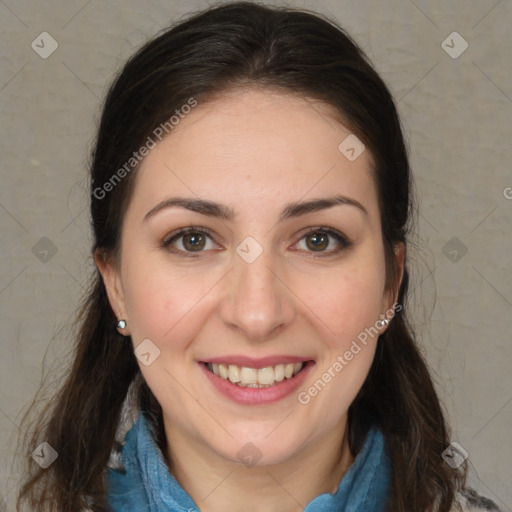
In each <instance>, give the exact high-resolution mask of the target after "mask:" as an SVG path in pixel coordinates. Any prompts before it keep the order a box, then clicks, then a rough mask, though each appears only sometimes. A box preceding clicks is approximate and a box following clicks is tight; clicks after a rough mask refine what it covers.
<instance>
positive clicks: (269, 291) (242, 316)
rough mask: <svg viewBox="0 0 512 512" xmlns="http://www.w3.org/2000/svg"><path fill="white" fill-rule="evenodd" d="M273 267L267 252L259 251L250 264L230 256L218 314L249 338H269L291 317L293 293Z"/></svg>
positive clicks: (263, 339)
mask: <svg viewBox="0 0 512 512" xmlns="http://www.w3.org/2000/svg"><path fill="white" fill-rule="evenodd" d="M276 269H277V266H276V264H275V261H272V256H271V254H270V252H267V251H263V253H262V254H261V255H260V256H259V257H258V258H257V259H256V260H255V261H253V262H252V263H248V262H246V261H244V259H243V258H241V257H239V256H238V255H237V254H235V255H234V261H233V268H232V270H231V272H229V274H228V276H227V279H228V280H227V283H226V287H225V290H224V291H225V295H224V300H223V303H222V307H221V317H222V320H223V321H224V323H225V324H226V325H228V326H229V327H230V328H231V329H234V330H236V331H238V332H239V333H241V334H242V335H243V336H244V337H245V338H246V339H247V340H249V341H265V340H267V339H270V338H272V337H273V336H275V335H277V334H278V333H279V332H281V331H282V330H283V329H285V328H286V326H288V325H289V324H290V323H291V322H292V321H293V319H294V317H295V306H294V300H293V293H292V292H291V290H290V288H289V287H287V286H286V282H285V276H284V275H280V272H279V271H278V270H276ZM281 274H282V273H281Z"/></svg>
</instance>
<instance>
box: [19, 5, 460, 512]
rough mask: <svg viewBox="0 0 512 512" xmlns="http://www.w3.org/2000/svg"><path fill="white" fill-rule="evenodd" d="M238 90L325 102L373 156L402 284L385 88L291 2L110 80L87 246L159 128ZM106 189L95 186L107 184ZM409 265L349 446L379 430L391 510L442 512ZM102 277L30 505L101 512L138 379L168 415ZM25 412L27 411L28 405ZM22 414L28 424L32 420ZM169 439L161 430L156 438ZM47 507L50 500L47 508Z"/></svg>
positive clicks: (405, 183) (395, 158)
mask: <svg viewBox="0 0 512 512" xmlns="http://www.w3.org/2000/svg"><path fill="white" fill-rule="evenodd" d="M242 86H257V87H263V88H273V89H277V90H281V91H283V92H286V93H291V92H293V93H295V94H300V95H301V96H303V97H306V98H312V99H316V100H321V101H324V102H325V103H327V104H329V105H331V106H332V107H334V108H335V109H336V111H337V112H339V114H340V118H342V119H343V122H344V123H345V124H347V125H348V126H349V127H350V129H351V130H352V131H353V132H354V133H355V134H356V135H357V136H358V138H360V139H361V140H362V141H363V143H364V144H365V145H366V146H367V147H368V148H369V150H370V151H371V153H372V156H373V159H374V162H375V169H374V178H375V181H376V184H377V189H378V195H379V206H380V212H381V218H382V234H383V240H384V247H385V251H386V260H387V280H388V286H392V285H393V283H396V282H397V278H398V269H397V266H396V259H395V257H394V250H393V249H394V246H395V244H396V243H398V242H403V243H406V242H407V240H406V235H407V233H408V232H409V226H410V216H411V202H412V201H411V191H410V189H411V177H410V169H409V162H408V156H407V150H406V146H405V143H404V140H403V135H402V130H401V126H400V121H399V118H398V115H397V111H396V107H395V105H394V102H393V99H392V97H391V94H390V92H389V90H388V89H387V87H386V86H385V84H384V83H383V81H382V80H381V78H380V77H379V76H378V74H377V73H376V71H375V70H374V69H373V67H372V65H371V64H370V62H369V60H368V58H367V57H366V56H365V55H364V53H363V52H362V51H361V49H360V48H359V47H358V46H357V45H356V44H355V43H354V42H353V41H352V39H351V38H350V37H349V36H348V35H347V34H346V33H345V32H344V30H343V29H341V28H340V27H339V26H337V25H336V24H335V23H334V22H332V21H330V20H327V19H325V18H323V17H322V16H320V15H318V14H314V13H309V12H305V11H297V10H293V9H288V8H270V7H265V6H262V5H258V4H255V3H250V2H237V3H230V4H226V5H221V6H217V7H214V8H211V9H208V10H206V11H204V12H201V13H199V14H196V15H194V16H192V17H191V18H189V19H188V20H186V21H184V22H181V23H180V24H178V25H176V26H175V27H173V28H171V29H169V30H166V31H164V32H163V33H162V34H161V35H159V36H158V37H156V38H155V39H154V40H152V41H150V42H149V43H147V44H146V45H144V46H143V47H142V48H141V49H140V50H139V51H138V52H137V53H136V54H135V55H134V56H133V57H132V58H131V59H130V60H129V61H128V62H127V63H126V65H125V66H124V68H123V69H122V71H121V72H120V74H119V75H118V76H117V78H116V79H115V81H114V83H113V84H112V86H111V87H110V90H109V92H108V95H107V97H106V100H105V104H104V107H103V113H102V117H101V122H100V126H99V130H98V134H97V139H96V143H95V147H94V151H93V154H92V162H91V167H90V172H91V215H92V227H93V234H94V246H93V251H96V250H98V251H103V252H104V253H105V254H110V255H112V256H113V257H115V256H116V254H117V251H118V249H119V239H120V233H121V227H122V219H123V215H124V212H125V210H126V207H127V204H128V202H129V201H130V194H131V191H132V189H133V182H134V178H135V175H136V166H134V168H133V170H131V171H130V172H127V173H125V174H126V176H124V177H123V179H121V180H119V182H118V183H117V182H116V184H115V186H114V187H109V191H108V193H103V192H104V191H105V190H106V188H105V187H104V185H105V183H107V182H109V180H112V176H113V175H114V173H115V172H116V170H118V169H120V168H122V167H123V165H124V164H125V163H126V162H127V161H129V159H130V158H131V157H132V154H133V152H134V151H136V150H137V149H138V148H139V147H141V146H142V145H143V144H144V142H145V141H146V140H147V138H148V136H150V135H151V134H152V133H153V131H154V129H155V127H157V126H159V125H160V124H161V123H164V122H166V121H167V120H168V119H169V118H170V116H171V115H173V114H174V112H175V111H176V109H179V108H180V107H181V106H182V105H184V104H186V103H187V102H188V101H189V99H190V98H195V99H196V100H197V101H198V102H199V103H201V101H207V100H208V99H211V98H212V97H213V95H214V94H215V95H216V94H222V93H223V92H225V91H227V90H229V89H233V88H237V87H242ZM102 191H103V192H102ZM408 284H409V275H408V271H407V267H406V269H405V272H404V276H403V279H402V282H401V285H400V288H399V293H398V302H399V304H400V305H401V306H402V309H401V311H400V313H399V314H397V315H396V316H395V318H394V319H393V320H392V321H391V323H390V325H389V328H388V329H387V330H386V332H385V333H384V334H382V335H381V336H380V338H379V340H378V345H377V351H376V354H375V358H374V361H373V365H372V367H371V370H370V372H369V375H368V377H367V379H366V381H365V383H364V385H363V386H362V388H361V390H360V392H359V394H358V395H357V397H356V399H355V400H354V402H353V403H352V404H351V406H350V409H349V434H350V446H351V449H352V451H353V453H357V451H358V450H359V448H360V446H361V443H362V441H363V439H364V436H365V434H366V432H367V430H368V427H369V425H370V424H372V423H375V424H377V425H378V426H379V428H380V429H381V430H382V432H383V434H384V436H385V439H386V443H387V446H388V449H389V453H390V455H391V459H392V465H393V472H392V487H391V494H390V502H389V509H388V510H390V511H391V510H392V511H393V512H410V511H411V510H414V511H415V512H427V511H438V512H447V511H449V510H450V508H451V506H452V504H453V501H454V494H455V491H456V490H457V489H461V488H462V487H463V483H464V480H465V472H464V471H461V470H453V469H451V468H450V467H449V466H448V465H447V464H445V463H444V461H443V459H442V457H441V453H442V452H443V450H444V449H445V448H446V447H447V446H448V444H449V442H450V441H449V431H448V427H447V424H446V422H445V419H444V416H443V412H442V408H441V405H440V402H439V399H438V396H437V394H436V391H435V389H434V386H433V384H432V380H431V377H430V374H429V371H428V370H427V367H426V364H425V362H424V359H423V357H422V356H421V354H420V351H419V349H418V347H417V345H416V343H415V341H414V339H413V336H412V330H411V327H410V325H409V324H408V321H407V315H406V305H407V304H406V299H407V290H408ZM115 324H116V318H115V316H114V314H113V311H112V309H111V307H110V305H109V301H108V299H107V295H106V291H105V287H104V285H103V282H102V280H101V277H100V274H99V273H98V272H97V271H96V273H95V274H94V276H93V279H92V283H91V289H90V293H88V295H87V297H86V300H85V303H84V306H83V309H82V313H81V317H80V320H79V333H78V337H77V341H76V345H75V347H74V353H73V361H72V365H70V367H69V369H68V371H67V373H66V375H65V381H64V382H63V384H62V386H61V388H60V390H59V392H58V393H57V394H55V395H54V396H53V399H52V400H51V401H50V402H49V403H48V404H47V406H46V408H45V409H44V411H43V413H42V414H38V417H37V422H36V425H35V428H33V429H32V431H33V434H32V437H31V438H30V439H29V440H28V442H27V444H26V446H27V447H28V449H26V450H25V451H24V453H27V460H28V472H29V477H27V480H26V482H25V484H24V485H23V487H22V489H21V491H20V493H19V497H18V507H17V509H18V510H20V508H19V507H20V505H21V503H23V501H26V502H28V503H29V505H30V507H31V510H33V511H36V512H39V511H43V510H50V511H58V512H67V511H72V512H76V511H77V510H80V509H81V508H84V507H86V506H89V507H90V508H91V509H92V510H94V511H107V510H108V505H107V501H106V496H105V495H106V488H105V480H104V476H105V467H106V464H107V461H108V459H109V455H110V451H111V449H112V446H113V442H114V436H115V433H116V427H117V424H118V422H119V419H120V413H121V407H122V404H123V401H124V399H125V397H126V394H127V390H128V388H129V386H130V384H131V383H132V382H134V380H135V379H138V381H137V382H138V384H137V389H138V391H139V394H138V403H139V404H140V406H141V408H142V410H143V411H144V412H145V413H146V414H147V415H148V417H149V418H150V419H151V421H152V422H153V423H154V424H155V425H156V426H157V430H158V431H159V432H162V431H163V428H162V423H161V418H162V410H161V407H160V405H159V403H158V402H157V400H156V399H155V397H154V396H153V394H152V392H151V390H150V389H149V388H148V386H147V385H146V383H145V382H144V380H143V379H142V378H141V374H140V371H139V368H138V365H137V364H136V359H135V356H134V354H133V347H132V346H131V343H126V342H123V341H122V339H121V338H120V334H118V333H117V332H116V330H115ZM28 412H30V411H28ZM28 412H27V414H26V415H25V417H24V421H26V420H27V415H28ZM162 435H163V434H162ZM43 440H44V441H47V442H48V443H49V444H50V445H51V446H52V447H54V448H55V450H57V452H58V454H59V456H58V458H57V459H56V460H55V462H54V463H53V464H52V465H51V466H50V467H48V468H47V469H41V468H39V467H38V466H37V465H36V464H35V462H33V461H32V460H31V459H30V458H29V454H30V453H31V452H32V451H33V449H34V448H35V447H36V446H37V445H38V444H39V443H40V442H41V441H43ZM44 507H49V508H48V509H46V508H44Z"/></svg>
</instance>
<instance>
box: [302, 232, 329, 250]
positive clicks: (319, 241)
mask: <svg viewBox="0 0 512 512" xmlns="http://www.w3.org/2000/svg"><path fill="white" fill-rule="evenodd" d="M306 245H307V246H308V249H311V250H312V251H316V250H320V251H322V250H324V249H327V247H328V246H329V237H328V236H327V235H326V234H325V233H313V234H311V235H307V237H306Z"/></svg>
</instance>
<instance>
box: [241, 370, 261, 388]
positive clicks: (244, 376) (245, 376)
mask: <svg viewBox="0 0 512 512" xmlns="http://www.w3.org/2000/svg"><path fill="white" fill-rule="evenodd" d="M257 383H258V370H256V369H255V368H246V367H245V366H242V368H240V384H242V386H246V385H247V384H257Z"/></svg>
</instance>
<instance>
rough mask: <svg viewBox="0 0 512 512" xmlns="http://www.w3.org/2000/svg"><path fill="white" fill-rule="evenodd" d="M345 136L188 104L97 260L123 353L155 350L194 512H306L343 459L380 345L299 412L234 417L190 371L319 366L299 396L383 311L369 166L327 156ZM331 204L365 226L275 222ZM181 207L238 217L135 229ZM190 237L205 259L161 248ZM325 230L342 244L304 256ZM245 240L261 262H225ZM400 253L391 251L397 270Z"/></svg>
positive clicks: (306, 109)
mask: <svg viewBox="0 0 512 512" xmlns="http://www.w3.org/2000/svg"><path fill="white" fill-rule="evenodd" d="M350 133H351V132H350V129H348V128H347V127H346V126H344V125H342V124H341V123H339V122H337V121H335V115H334V112H333V111H332V109H331V108H330V107H329V106H327V105H325V104H322V103H319V102H313V101H311V100H306V99H303V98H300V97H298V96H294V95H291V94H286V93H282V92H272V91H268V90H267V91H262V90H257V89H244V90H237V91H235V92H230V93H226V94H224V95H222V96H220V97H217V98H216V99H214V100H212V101H211V102H208V103H204V104H199V105H198V106H197V107H195V108H194V109H193V110H192V112H191V113H190V114H188V115H187V116H186V118H185V119H183V120H181V121H180V123H179V125H177V126H176V127H175V128H174V130H173V131H172V133H171V134H170V135H169V136H168V137H167V138H166V139H164V140H163V141H162V142H161V143H159V144H158V145H157V147H156V148H155V149H153V150H152V151H151V152H150V153H149V155H148V156H147V157H146V158H145V160H144V161H143V164H142V166H141V168H140V170H139V171H138V175H137V178H136V183H135V189H134V194H133V197H132V200H131V202H130V204H129V207H128V209H127V211H126V214H125V217H124V220H123V228H122V241H121V250H120V255H121V257H120V260H117V261H116V260H108V259H106V258H103V257H102V256H101V255H99V254H97V255H96V263H97V265H98V268H99V270H100V272H101V274H102V276H103V278H104V282H105V285H106V287H107V291H108V294H109V298H110V302H111V305H112V308H113V310H114V312H115V313H116V315H117V317H118V318H123V319H126V320H127V324H128V327H127V330H126V333H128V334H130V335H131V337H132V340H133V344H134V347H137V346H138V345H139V344H140V343H141V342H142V340H144V339H150V340H151V341H152V342H153V343H154V344H155V345H156V346H157V347H158V348H159V350H160V356H159V357H158V358H157V359H156V360H155V361H154V362H153V363H152V364H151V365H149V366H145V365H143V364H142V363H141V362H140V361H138V363H139V366H140V369H141V371H142V374H143V376H144V378H145V379H146V381H147V383H148V385H149V387H150V388H151V390H152V392H153V393H154V395H155V396H156V398H157V399H158V401H159V403H160V404H161V406H162V408H163V413H164V425H165V433H166V439H167V447H168V449H167V452H166V453H165V454H164V456H165V457H166V459H167V463H168V465H169V468H170V470H171V471H172V473H173V474H174V476H175V477H176V478H177V480H178V481H179V482H180V483H181V485H182V486H183V487H184V488H185V490H186V491H187V492H188V493H189V494H190V495H191V496H192V498H193V499H194V500H195V502H196V503H197V505H198V506H199V507H200V508H201V510H203V511H208V512H213V511H221V510H222V511H225V510H226V506H227V505H229V509H230V510H231V511H232V512H242V511H245V510H247V505H248V504H250V508H251V510H255V511H257V512H259V511H262V512H263V511H266V512H269V511H270V512H273V511H280V512H282V511H296V510H302V509H303V508H304V507H305V506H306V505H307V503H308V502H309V501H311V500H312V499H313V498H314V497H316V496H318V495H319V494H321V493H324V492H334V491H335V490H336V488H337V486H338V484H339V482H340V479H341V478H342V476H343V475H344V473H345V472H346V470H347V468H348V467H349V466H350V464H351V463H352V462H353V460H354V456H353V454H352V453H351V452H350V449H349V445H348V441H347V435H346V434H347V429H346V425H347V410H348V407H349V405H350V404H351V402H352V401H353V400H354V398H355V396H356V395H357V392H358V391H359V389H360V388H361V386H362V384H363V382H364V380H365V378H366V375H367V374H368V371H369V369H370V366H371V363H372V360H373V357H374V353H375V347H376V341H377V337H376V336H375V337H374V338H370V339H369V340H368V343H367V345H366V346H363V345H361V346H362V350H361V351H360V352H359V353H358V354H357V355H355V356H354V358H353V359H352V360H351V361H350V362H349V363H348V364H347V365H346V366H345V367H344V368H343V370H342V371H341V372H339V373H337V374H336V377H335V378H334V379H332V381H331V382H330V383H328V384H327V385H326V386H325V388H324V389H323V390H322V391H321V392H319V393H318V394H317V395H316V396H315V397H313V398H311V400H310V402H309V403H308V404H307V405H302V404H301V403H299V401H298V397H297V395H298V392H294V393H292V394H291V395H290V396H288V397H286V398H284V399H282V400H280V401H278V402H277V403H273V404H266V405H239V404H236V403H234V402H232V401H230V400H229V399H228V398H226V397H224V396H223V395H221V394H220V393H219V392H218V391H217V390H216V389H215V388H214V387H213V386H212V385H211V384H210V383H209V381H208V379H206V377H205V376H204V374H203V372H202V370H201V368H200V367H199V365H198V362H197V361H204V360H208V358H212V357H218V356H226V355H232V354H235V355H247V356H252V357H263V356H267V355H283V354H290V355H295V356H303V357H306V358H308V359H312V360H314V361H315V367H314V368H313V371H312V372H311V373H310V374H309V375H308V377H307V380H306V382H305V384H304V385H303V386H301V388H300V389H299V391H304V390H307V389H308V388H309V387H310V386H312V385H313V384H314V382H315V381H317V380H318V379H319V378H321V376H322V374H323V373H324V372H325V371H327V370H328V369H329V368H330V367H332V366H333V363H334V362H335V361H336V360H337V357H338V356H339V355H343V354H344V353H345V352H346V351H347V350H348V349H349V347H350V345H351V343H352V341H353V340H355V339H357V336H358V334H360V333H361V332H362V331H364V329H365V328H367V327H370V326H374V325H375V323H376V322H377V321H378V320H379V318H381V315H385V313H386V311H388V310H389V309H390V308H391V307H392V305H393V304H394V302H395V297H396V290H386V289H385V260H384V249H383V242H382V234H381V228H380V213H379V209H378V202H377V190H376V187H375V183H374V181H373V179H372V176H371V165H372V159H371V155H370V152H369V151H368V150H365V151H364V152H363V153H362V154H361V156H359V157H358V158H357V159H356V160H355V161H352V162H351V161H349V160H348V159H347V158H346V157H345V156H344V155H343V154H342V153H341V152H340V151H339V150H338V145H339V144H340V142H341V141H342V140H344V139H345V138H346V137H347V136H348V135H349V134H350ZM335 195H343V196H346V197H349V198H352V199H354V200H357V201H358V202H359V203H360V204H361V205H362V206H363V207H364V209H365V210H366V212H363V211H362V210H361V209H359V208H357V207H355V206H352V205H347V204H342V205H336V206H332V207H330V208H326V209H321V210H318V211H314V212H310V213H307V214H305V215H302V216H299V217H295V218H290V219H287V220H284V221H280V220H279V216H280V213H281V210H282V209H283V208H284V207H285V206H286V205H287V204H289V203H291V202H297V201H308V200H312V199H317V198H324V197H325V198H327V197H332V196H335ZM176 196H184V197H189V198H195V199H197V198H201V199H207V200H210V201H215V202H217V203H221V204H223V205H226V206H227V207H230V208H232V209H233V210H234V212H235V214H236V215H235V217H234V218H233V219H232V220H225V219H219V218H215V217H211V216H206V215H203V214H201V213H198V212H193V211H190V210H187V209H185V208H180V207H172V208H166V209H162V210H160V211H159V212H158V213H155V214H154V215H152V216H150V217H149V218H147V219H146V220H144V217H145V216H146V214H147V213H148V212H149V211H150V210H152V209H153V208H154V207H155V206H156V205H158V204H159V203H161V202H162V201H164V200H166V199H168V198H170V197H176ZM187 226H199V227H201V228H204V229H207V230H209V231H210V234H211V238H209V237H208V236H207V237H206V238H205V243H206V245H205V246H204V248H203V249H202V252H193V251H192V250H190V247H191V245H190V243H189V244H188V245H186V246H184V245H183V243H184V242H185V239H184V238H183V237H181V238H178V239H175V240H174V242H173V244H172V245H171V246H169V247H168V248H165V247H163V246H162V242H163V241H164V240H166V239H169V238H170V237H169V235H172V234H173V233H174V232H175V231H176V230H178V229H180V228H184V227H187ZM321 226H324V227H328V228H331V229H333V230H335V231H338V232H340V233H342V234H344V235H345V236H346V237H347V238H348V239H349V240H350V242H351V245H349V246H348V247H345V246H344V245H342V244H340V243H339V242H337V241H336V239H335V238H333V237H329V238H328V240H329V243H328V245H327V244H326V245H321V248H320V249H316V250H315V246H314V245H313V244H311V240H312V238H314V235H309V236H308V235H306V234H305V233H304V231H305V230H307V229H308V228H318V227H321ZM248 236H251V237H253V238H254V239H255V240H256V241H257V242H258V244H259V245H260V246H261V248H262V249H263V252H262V254H261V255H260V256H259V257H258V258H257V259H256V260H255V261H254V262H252V263H247V262H246V261H245V260H244V259H242V258H241V257H240V256H239V255H238V254H237V252H236V248H237V246H238V245H239V244H240V243H241V242H242V241H243V240H244V239H245V238H246V237H248ZM308 241H309V244H308ZM324 241H325V239H324ZM172 248H174V249H175V250H176V251H177V252H178V253H179V252H180V250H181V254H184V253H185V254H186V249H187V248H188V249H189V252H188V254H192V255H198V257H196V258H193V257H186V256H183V255H180V254H177V253H173V252H172V250H171V249H172ZM338 248H339V249H340V251H339V252H337V253H334V251H335V250H336V249H338ZM322 251H323V252H322ZM404 252H405V251H404V248H403V246H401V245H397V247H396V248H395V255H396V257H397V261H398V263H399V267H400V269H402V268H403V259H404ZM322 255H324V256H322ZM315 256H316V257H315ZM383 331H384V328H382V329H381V332H383ZM248 442H252V443H253V444H254V445H255V446H256V447H257V449H258V450H259V452H260V454H261V458H260V459H259V461H258V463H257V464H256V465H255V466H254V467H246V466H244V465H243V464H242V463H241V462H240V461H239V459H238V457H237V453H238V451H239V450H240V449H241V448H242V447H243V446H244V445H245V444H246V443H248ZM340 447H341V449H340Z"/></svg>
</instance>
